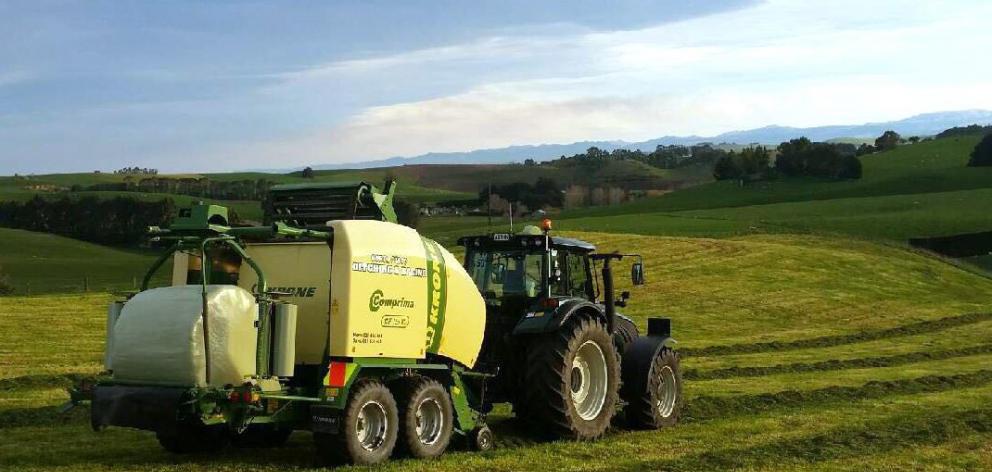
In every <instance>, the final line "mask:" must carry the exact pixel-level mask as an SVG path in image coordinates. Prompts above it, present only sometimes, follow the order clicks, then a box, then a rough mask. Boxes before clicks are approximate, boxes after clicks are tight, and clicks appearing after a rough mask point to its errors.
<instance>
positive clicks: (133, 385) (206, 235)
mask: <svg viewBox="0 0 992 472" xmlns="http://www.w3.org/2000/svg"><path fill="white" fill-rule="evenodd" d="M154 233H155V235H156V237H157V238H158V239H159V240H160V241H163V242H167V243H169V244H170V246H169V249H168V250H166V251H165V252H164V253H163V255H162V256H161V257H160V258H159V259H158V260H157V262H156V263H155V264H154V266H153V267H152V268H151V269H150V270H149V271H148V273H147V275H146V276H145V278H144V281H143V284H142V287H141V291H140V292H138V293H136V294H134V295H133V296H131V297H130V298H129V299H127V300H124V301H119V302H115V303H113V304H112V305H111V307H110V310H109V313H108V338H107V339H108V342H107V344H108V349H107V357H106V368H107V372H108V373H109V375H107V376H105V377H104V378H102V379H101V380H100V381H99V382H97V383H96V385H95V386H94V387H93V388H92V389H91V390H90V391H89V392H88V395H89V396H90V397H91V401H92V407H91V410H92V421H93V426H94V427H95V428H102V427H105V426H124V427H133V428H139V429H145V430H150V431H154V432H155V433H156V435H157V437H158V439H159V442H160V443H161V445H162V446H163V447H164V448H165V449H167V450H169V451H172V452H177V453H182V452H192V451H203V450H211V449H217V448H219V447H222V446H224V445H225V444H226V443H228V442H234V443H235V444H243V445H263V446H264V445H270V446H271V445H278V444H280V443H282V442H283V441H285V440H286V439H287V438H288V436H289V434H290V433H291V432H292V431H294V430H309V431H312V432H313V433H314V438H315V440H316V448H317V451H318V453H320V454H321V455H322V456H326V457H327V458H328V459H332V460H344V461H350V462H355V463H375V462H379V461H381V460H384V459H386V458H388V457H389V456H390V455H391V453H392V452H393V450H394V445H395V446H396V447H397V448H398V449H399V450H402V451H405V452H407V453H408V454H410V455H413V456H416V457H431V456H435V455H438V454H440V453H441V452H443V451H444V450H445V448H446V447H447V446H448V443H449V441H450V439H451V436H452V434H453V433H454V434H459V435H465V436H469V437H471V438H472V440H473V442H474V443H475V444H477V445H478V446H479V447H480V448H488V447H490V446H491V445H492V438H491V432H489V430H488V428H487V427H486V426H485V423H484V421H483V416H482V415H481V414H480V413H479V412H478V411H476V410H473V409H472V408H471V407H470V405H471V404H473V403H478V402H477V401H476V400H475V399H473V398H470V395H471V392H470V391H469V390H468V389H466V388H465V387H464V378H465V377H467V376H472V375H474V374H473V373H471V372H470V371H469V369H470V368H471V367H473V366H474V365H475V362H476V358H477V356H478V353H479V348H480V346H481V344H482V338H483V332H484V328H485V305H484V303H483V301H482V299H481V297H480V296H479V293H478V291H476V290H475V285H474V283H473V282H472V279H471V278H470V277H469V276H468V275H467V274H466V273H465V271H464V270H463V269H462V267H461V265H460V264H459V262H458V261H457V260H456V259H455V258H454V256H452V255H451V254H450V253H449V252H448V251H446V250H445V249H444V248H443V247H441V246H440V245H438V244H437V243H436V242H434V241H432V240H429V239H426V238H422V237H421V236H420V235H419V234H418V233H417V232H416V231H415V230H413V229H410V228H407V227H405V226H400V225H397V224H393V223H388V222H383V221H374V220H337V221H332V222H330V223H329V224H328V226H327V227H326V229H325V230H324V231H315V230H306V229H299V228H293V227H289V226H286V225H285V224H283V223H281V222H276V223H274V224H272V225H270V226H264V227H231V226H229V225H228V223H227V213H226V209H224V208H223V207H218V206H214V205H197V206H194V207H192V208H191V209H188V210H184V211H183V212H182V213H181V214H180V217H179V218H177V219H176V221H175V222H174V224H172V225H171V226H170V227H169V228H168V229H156V230H154ZM170 258H171V259H172V260H173V269H172V285H171V286H168V287H161V288H149V287H148V285H149V283H150V280H151V279H152V275H153V274H154V273H155V271H156V270H157V269H159V268H160V267H161V266H163V265H165V263H166V262H167V261H168V260H169V259H170ZM81 395H83V394H82V393H77V397H81Z"/></svg>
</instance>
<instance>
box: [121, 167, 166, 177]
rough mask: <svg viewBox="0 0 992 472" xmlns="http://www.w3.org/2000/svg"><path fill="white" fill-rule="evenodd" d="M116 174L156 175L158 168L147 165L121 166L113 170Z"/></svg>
mask: <svg viewBox="0 0 992 472" xmlns="http://www.w3.org/2000/svg"><path fill="white" fill-rule="evenodd" d="M114 174H117V175H158V169H152V168H149V167H137V166H135V167H122V168H120V169H117V170H115V171H114Z"/></svg>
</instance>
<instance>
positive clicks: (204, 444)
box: [155, 423, 228, 454]
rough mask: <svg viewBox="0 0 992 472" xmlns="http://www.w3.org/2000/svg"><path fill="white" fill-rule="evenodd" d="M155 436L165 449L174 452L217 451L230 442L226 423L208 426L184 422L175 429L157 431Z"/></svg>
mask: <svg viewBox="0 0 992 472" xmlns="http://www.w3.org/2000/svg"><path fill="white" fill-rule="evenodd" d="M155 437H156V439H158V443H159V444H160V445H161V446H162V448H163V449H165V450H166V451H169V452H171V453H173V454H191V453H197V452H216V451H219V450H221V449H223V448H224V447H225V446H227V443H228V434H227V428H226V427H225V426H224V425H216V426H206V425H203V424H201V423H182V424H179V425H177V426H176V428H175V429H171V430H168V431H158V432H156V433H155Z"/></svg>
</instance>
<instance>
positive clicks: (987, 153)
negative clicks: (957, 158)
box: [968, 134, 992, 167]
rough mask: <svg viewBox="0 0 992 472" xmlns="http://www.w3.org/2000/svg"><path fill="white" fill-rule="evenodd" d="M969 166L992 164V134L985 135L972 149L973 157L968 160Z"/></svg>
mask: <svg viewBox="0 0 992 472" xmlns="http://www.w3.org/2000/svg"><path fill="white" fill-rule="evenodd" d="M968 166H969V167H988V166H992V134H987V135H985V137H984V138H982V140H981V141H979V142H978V145H976V146H975V149H974V150H972V151H971V159H969V160H968Z"/></svg>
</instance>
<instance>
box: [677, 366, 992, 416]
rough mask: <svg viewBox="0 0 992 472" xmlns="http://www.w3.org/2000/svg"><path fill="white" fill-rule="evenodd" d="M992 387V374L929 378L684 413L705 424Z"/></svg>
mask: <svg viewBox="0 0 992 472" xmlns="http://www.w3.org/2000/svg"><path fill="white" fill-rule="evenodd" d="M989 383H992V370H987V369H986V370H978V371H975V372H969V373H964V374H956V375H927V376H924V377H917V378H911V379H898V380H886V381H878V380H873V381H871V382H868V383H865V384H862V385H859V386H853V387H843V386H831V387H826V388H820V389H816V390H783V391H780V392H775V393H759V394H749V395H735V396H698V397H695V398H693V399H692V400H691V401H690V402H689V403H688V404H687V405H686V408H685V410H684V414H683V419H684V420H685V421H705V420H712V419H715V418H724V417H727V416H733V415H741V414H755V413H760V412H765V411H769V410H774V409H780V408H791V407H807V406H813V405H818V404H823V403H830V402H838V401H855V400H867V399H876V398H883V397H887V396H893V395H906V394H920V393H933V392H941V391H945V390H954V389H960V388H969V387H977V386H981V385H986V384H989Z"/></svg>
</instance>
